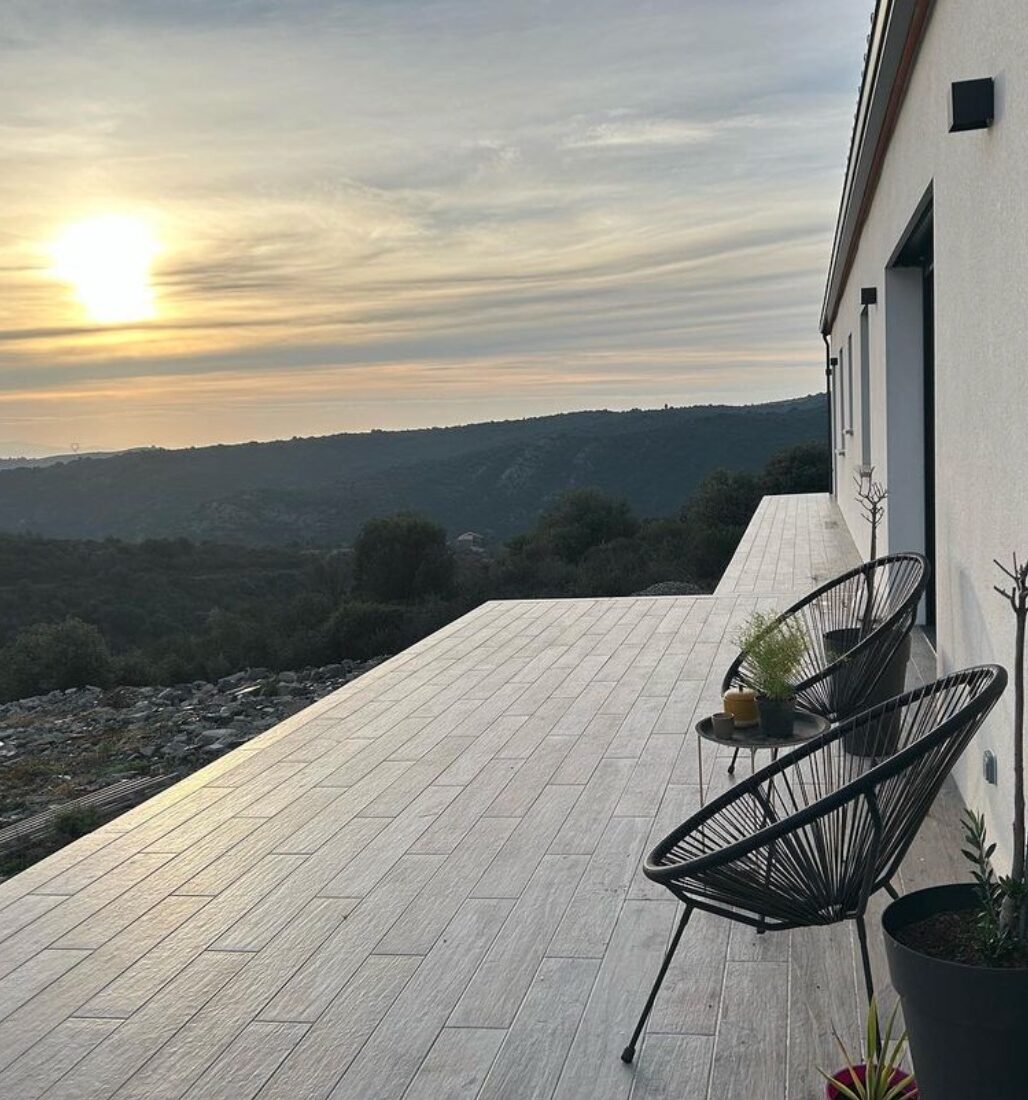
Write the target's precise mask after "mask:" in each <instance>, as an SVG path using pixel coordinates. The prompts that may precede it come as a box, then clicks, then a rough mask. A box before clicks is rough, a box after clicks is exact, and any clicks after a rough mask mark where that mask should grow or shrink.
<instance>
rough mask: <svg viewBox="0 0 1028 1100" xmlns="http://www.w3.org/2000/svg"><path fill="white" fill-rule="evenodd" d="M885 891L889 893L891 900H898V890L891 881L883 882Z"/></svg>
mask: <svg viewBox="0 0 1028 1100" xmlns="http://www.w3.org/2000/svg"><path fill="white" fill-rule="evenodd" d="M885 892H886V893H887V894H888V895H889V897H890V898H892V900H893V901H899V899H900V894H899V890H897V889H896V887H895V886H893V884H892V883H891V882H887V883H886V884H885Z"/></svg>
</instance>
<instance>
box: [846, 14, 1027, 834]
mask: <svg viewBox="0 0 1028 1100" xmlns="http://www.w3.org/2000/svg"><path fill="white" fill-rule="evenodd" d="M987 76H991V77H994V78H995V80H996V121H995V123H994V124H993V127H992V128H991V129H989V130H978V131H971V132H967V133H956V134H950V133H949V132H948V128H949V117H948V112H949V108H948V101H949V90H950V84H951V82H953V81H956V80H964V79H972V78H978V77H987ZM1026 177H1028V0H989V2H988V3H983V2H981V0H937V4H936V10H935V14H934V15H933V17H932V19H931V21H930V23H929V25H928V29H927V32H926V34H925V38H924V41H923V44H922V47H921V52H920V55H919V57H918V60H917V64H916V66H915V69H914V72H913V75H912V78H911V83H910V87H909V90H908V93H907V97H906V100H905V102H904V106H903V109H902V111H901V114H900V117H899V120H898V123H897V127H896V131H895V133H894V135H893V138H892V143H891V146H890V148H889V151H888V154H887V156H886V159H885V162H884V165H883V170H882V175H881V179H880V181H879V184H878V188H877V191H876V194H875V198H874V202H873V204H872V207H871V210H870V212H869V216H868V219H867V221H866V223H865V226H864V228H863V231H862V235H861V238H860V244H859V249H858V252H857V255H856V258H855V262H854V265H853V268H852V271H851V273H850V276H849V280H848V283H847V285H846V287H845V290H844V294H843V297H842V300H841V304H840V309H839V312H838V316H837V318H836V320H835V322H834V327H833V331H832V334H831V345H832V354H833V355H838V354H839V353H840V351H842V350H843V349H845V348H846V347H847V344H848V339H849V336H850V334H851V333H852V334H853V343H854V355H855V356H859V355H860V350H859V339H860V337H859V334H860V331H861V324H860V312H861V307H860V288H861V287H864V286H875V287H877V288H878V304H877V305H875V306H871V307H869V313H868V322H867V331H868V334H869V337H870V348H869V362H870V372H871V378H870V403H871V408H870V413H871V415H870V424H871V457H872V461H873V462H874V464H875V466H876V468H877V469H876V476H879V477H880V478H881V479H882V480H883V481H885V482H886V484H887V485H888V488H889V490H890V501H889V504H890V510H889V513H888V515H887V518H886V521H885V532H884V536H885V537H884V540H883V541H882V542H880V546H881V547H885V548H888V549H889V550H892V551H898V550H905V549H910V548H914V549H920V548H921V547H920V545H919V532H920V530H921V526H920V514H919V509H920V507H921V499H922V496H921V492H922V491H921V488H920V472H919V469H918V464H919V462H920V454H921V443H920V436H919V432H920V427H919V424H918V423H917V422H916V418H915V417H914V416H913V414H912V410H914V409H915V404H916V401H917V399H918V395H917V392H916V390H917V387H918V386H919V384H920V382H919V378H917V377H915V375H914V373H912V372H910V371H905V370H904V365H905V363H909V362H910V361H911V359H910V357H911V356H916V357H918V358H919V354H920V353H919V349H918V348H915V347H911V346H909V345H910V341H911V340H912V339H914V340H915V342H916V341H918V340H919V339H920V337H919V336H917V337H912V336H911V333H912V332H913V331H914V330H915V329H916V325H911V324H904V323H903V313H904V311H908V312H909V311H910V310H911V309H914V308H916V304H915V302H914V301H913V300H912V298H911V286H910V284H909V279H910V277H911V275H910V273H909V272H906V271H895V270H894V271H892V272H890V273H889V275H888V276H887V275H886V267H887V265H888V263H889V261H890V259H891V258H892V257H893V255H894V253H895V250H896V248H897V246H898V245H899V244H900V242H901V241H902V239H903V237H904V234H905V232H906V231H907V230H908V229H909V227H910V222H911V218H912V216H913V215H914V213H915V211H916V210H917V208H918V205H919V203H920V202H921V201H922V199H923V197H924V196H925V194H926V192H927V191H928V189H929V188H933V191H934V199H933V201H934V229H935V340H936V348H935V405H936V474H937V477H936V513H937V524H936V532H937V540H936V541H937V561H938V570H937V590H938V611H937V620H938V626H937V632H938V649H939V663H940V670H941V671H951V670H953V669H957V668H961V667H964V666H966V665H970V664H977V663H981V662H991V661H996V662H999V663H1001V664H1004V665H1006V666H1007V667H1008V668H1009V667H1010V666H1011V660H1012V652H1011V651H1012V641H1013V622H1012V616H1011V612H1010V610H1009V608H1008V607H1006V606H1005V605H1004V603H1003V601H1002V600H1001V598H1000V597H999V596H998V595H997V594H996V593H995V592H994V591H993V587H992V586H993V584H994V583H995V582H996V581H997V580H999V579H1000V577H999V573H998V570H997V569H996V567H995V566H994V565H993V558H995V557H999V558H1003V559H1007V558H1009V555H1010V553H1011V551H1012V550H1015V549H1016V550H1018V552H1019V553H1020V554H1023V555H1025V556H1028V454H1026V449H1025V428H1026V424H1028V178H1026ZM915 277H916V276H915ZM890 311H892V314H891V320H892V322H893V323H892V324H891V325H890ZM887 341H888V343H887ZM904 341H906V345H907V346H903V345H904ZM887 357H888V361H889V364H890V367H893V368H894V369H891V370H889V371H887V369H886V364H887ZM858 363H859V359H858ZM855 366H856V364H855ZM840 374H841V375H842V377H843V378H848V374H849V370H848V367H847V369H846V370H845V371H844V372H837V373H836V381H837V382H838V379H839V375H840ZM854 377H855V378H857V379H859V371H858V370H855V372H854ZM853 400H854V417H853V421H854V423H853V425H852V429H853V434H852V435H846V436H844V437H842V440H841V442H842V444H843V446H844V449H845V454H841V455H837V458H836V462H837V486H838V499H839V504H840V505H841V507H842V510H843V513H844V515H845V517H846V522H847V524H848V525H849V527H850V529H851V531H852V533H853V536H854V539H855V540H856V542H857V545H858V546H859V547H861V548H862V549H863V550H864V551H865V552H866V550H867V546H868V531H867V525H866V524H865V523H864V522H863V520H862V519H861V517H860V513H859V510H858V508H857V505H856V503H855V501H854V499H853V491H852V478H853V474H854V473H855V472H856V470H857V468H858V466H859V465H860V462H861V442H862V441H861V438H860V437H861V424H862V420H863V419H864V417H863V416H862V410H861V393H860V386H859V382H857V383H856V393H855V394H854V395H853ZM836 408H837V409H838V406H836ZM847 427H849V425H848V424H847ZM836 446H837V447H839V446H840V439H839V435H838V432H837V433H836ZM880 552H882V551H881V550H880ZM1012 702H1013V700H1012V691H1008V693H1007V697H1006V698H1005V699H1004V700H1003V701H1002V702H1001V704H1000V706H999V707H998V708H997V710H996V712H995V714H994V716H993V718H992V719H990V721H989V723H988V725H987V727H986V728H985V729H984V730H983V731H982V732H981V733H980V734H979V738H978V744H977V745H976V746H972V748H971V749H970V750H969V751H968V752H967V754H965V756H964V758H963V760H962V762H961V764H960V765H958V771H957V781H958V783H959V785H960V788H961V791H962V793H963V795H964V798H965V800H966V801H967V802H968V804H969V805H971V806H973V807H978V808H981V809H983V810H985V811H986V813H987V815H988V817H989V819H990V823H991V825H992V827H993V831H994V834H995V839H996V840H997V841H999V843H1000V846H1001V851H1004V849H1006V850H1007V851H1008V850H1009V838H1008V833H1009V820H1010V815H1011V809H1010V808H1011V805H1012V801H1011V797H1012V777H1011V774H1010V769H1011V763H1012V733H1011V722H1012ZM985 748H991V749H992V750H993V751H994V752H995V753H996V754H997V756H998V757H999V761H1000V768H999V771H1000V779H999V784H998V786H987V785H986V784H985V783H984V781H983V779H982V751H983V749H985Z"/></svg>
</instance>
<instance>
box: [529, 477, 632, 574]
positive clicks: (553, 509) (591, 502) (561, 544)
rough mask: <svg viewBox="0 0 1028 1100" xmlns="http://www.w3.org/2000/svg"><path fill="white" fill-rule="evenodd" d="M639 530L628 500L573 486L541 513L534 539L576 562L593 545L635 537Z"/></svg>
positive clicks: (569, 560) (557, 555)
mask: <svg viewBox="0 0 1028 1100" xmlns="http://www.w3.org/2000/svg"><path fill="white" fill-rule="evenodd" d="M638 531H639V521H638V520H637V519H636V518H635V516H633V515H632V512H631V509H630V508H629V507H628V504H627V502H625V501H623V500H618V499H617V498H616V497H610V496H607V495H606V494H605V493H601V492H599V490H597V489H572V490H570V491H568V492H566V493H563V494H562V495H561V496H560V497H558V498H557V500H556V502H555V503H554V504H552V505H551V506H550V507H549V508H547V509H546V511H545V512H543V514H542V515H541V516H540V517H539V522H538V523H537V524H536V529H535V533H534V535H533V536H532V541H533V542H536V543H539V544H540V545H541V546H543V547H545V548H546V549H547V550H549V551H550V552H551V553H553V554H554V555H556V557H558V558H560V559H561V560H562V561H566V562H568V563H570V564H577V563H578V562H579V561H581V559H582V558H583V557H584V556H585V555H586V554H587V553H588V552H589V551H590V550H592V549H593V547H595V546H601V545H603V543H605V542H613V541H614V540H615V539H630V538H634V536H635V535H636V534H637V533H638Z"/></svg>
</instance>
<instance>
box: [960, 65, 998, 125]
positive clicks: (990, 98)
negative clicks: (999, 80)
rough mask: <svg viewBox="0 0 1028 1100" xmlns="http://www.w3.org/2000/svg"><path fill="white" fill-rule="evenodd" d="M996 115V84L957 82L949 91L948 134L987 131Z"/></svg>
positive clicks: (991, 80) (978, 81)
mask: <svg viewBox="0 0 1028 1100" xmlns="http://www.w3.org/2000/svg"><path fill="white" fill-rule="evenodd" d="M995 115H996V84H995V81H994V80H993V79H992V77H991V76H988V77H985V78H983V79H982V80H958V81H957V82H956V83H955V84H954V85H953V86H952V88H951V89H950V111H949V132H950V133H951V134H956V133H959V132H961V131H962V130H987V129H988V128H989V127H990V126H991V125H992V122H993V119H994V118H995Z"/></svg>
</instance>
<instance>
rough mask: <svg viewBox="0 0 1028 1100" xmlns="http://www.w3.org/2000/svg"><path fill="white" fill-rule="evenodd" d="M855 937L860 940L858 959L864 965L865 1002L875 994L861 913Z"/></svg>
mask: <svg viewBox="0 0 1028 1100" xmlns="http://www.w3.org/2000/svg"><path fill="white" fill-rule="evenodd" d="M857 939H858V940H860V961H861V962H862V963H863V965H864V988H865V989H866V990H867V1003H868V1004H870V1003H871V999H872V998H873V997H874V995H875V982H874V978H873V977H872V975H871V956H870V955H869V954H868V950H867V926H866V925H865V924H864V917H863V914H861V916H859V917H857Z"/></svg>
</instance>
